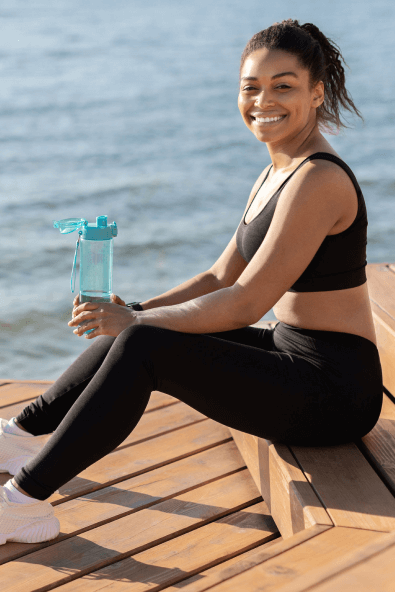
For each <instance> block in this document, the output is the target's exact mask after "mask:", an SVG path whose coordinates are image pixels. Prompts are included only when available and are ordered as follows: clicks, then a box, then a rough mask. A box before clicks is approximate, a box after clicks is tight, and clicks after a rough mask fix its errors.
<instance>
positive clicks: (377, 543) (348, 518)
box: [183, 264, 395, 592]
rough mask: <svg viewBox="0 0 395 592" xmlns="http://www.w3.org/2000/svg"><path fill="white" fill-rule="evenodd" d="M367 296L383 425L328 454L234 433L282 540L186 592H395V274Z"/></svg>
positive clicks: (387, 270) (372, 284) (391, 269)
mask: <svg viewBox="0 0 395 592" xmlns="http://www.w3.org/2000/svg"><path fill="white" fill-rule="evenodd" d="M368 287H369V295H370V298H371V303H372V310H373V316H374V322H375V328H376V333H377V340H378V348H379V353H380V359H381V363H382V367H383V375H384V378H383V381H384V395H383V396H384V401H383V409H382V413H381V417H380V419H379V421H378V423H377V425H376V426H375V428H374V429H373V430H372V431H371V432H370V433H369V434H368V435H367V436H365V437H364V438H363V439H362V440H360V441H357V442H354V443H350V444H347V445H342V446H334V447H321V448H308V447H299V446H285V445H280V444H273V443H272V442H270V441H269V440H264V439H261V438H257V437H255V436H251V435H249V434H245V433H243V432H239V431H237V430H231V433H232V435H233V438H234V440H235V442H236V443H237V446H238V448H239V450H240V452H241V454H242V456H243V458H244V460H245V463H246V465H247V467H248V468H249V470H250V473H251V475H252V477H253V478H254V481H255V483H256V485H257V487H258V489H259V490H260V492H261V493H262V497H263V499H264V500H265V501H266V503H267V505H268V508H269V510H270V513H271V515H272V516H273V518H274V521H275V523H276V525H277V527H278V528H279V530H280V532H281V535H282V537H283V541H282V542H281V543H278V544H276V545H274V546H273V547H272V548H271V549H269V550H267V551H265V550H259V551H256V552H255V554H254V555H253V556H250V558H249V560H248V561H246V562H244V563H243V562H242V561H240V562H238V563H237V564H235V565H233V566H232V568H230V569H227V570H224V571H223V572H222V573H217V574H216V575H215V576H214V577H212V578H211V581H210V580H209V579H207V580H206V581H201V582H199V583H196V584H194V585H191V586H188V587H186V588H185V589H184V591H183V592H203V591H204V590H208V589H210V591H211V590H212V591H213V592H225V591H226V592H231V591H236V590H237V591H238V592H239V591H248V592H250V591H251V592H253V591H255V590H257V591H258V590H265V591H266V590H270V591H271V590H281V591H282V592H291V591H292V592H297V591H302V590H307V589H308V590H314V591H316V592H324V591H325V592H329V591H331V592H333V591H334V590H336V591H340V590H344V591H345V590H347V591H357V592H363V591H366V592H367V591H369V592H372V591H374V592H377V591H384V590H385V591H387V590H388V591H390V590H391V591H394V590H395V562H394V561H393V557H394V553H395V497H394V495H395V398H394V396H395V265H388V264H371V265H369V266H368Z"/></svg>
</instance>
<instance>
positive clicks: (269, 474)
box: [0, 264, 395, 592]
mask: <svg viewBox="0 0 395 592" xmlns="http://www.w3.org/2000/svg"><path fill="white" fill-rule="evenodd" d="M368 278H369V280H368V281H369V293H370V297H371V301H372V309H373V314H374V321H375V326H376V333H377V338H378V345H379V352H380V359H381V362H382V366H383V374H384V386H385V389H384V391H385V392H384V405H383V410H382V414H381V417H380V420H379V422H378V424H377V425H376V427H375V428H374V429H373V430H372V431H371V432H370V434H368V435H367V436H366V437H365V438H363V439H362V440H361V441H358V442H355V443H351V444H349V445H345V446H336V447H325V448H307V447H288V446H284V445H274V444H273V443H271V442H270V441H267V440H263V439H260V438H256V437H253V436H250V435H247V434H243V433H241V432H237V431H235V430H232V431H229V430H228V428H226V427H224V426H222V425H220V424H218V423H216V422H213V421H212V420H210V419H207V418H206V417H204V416H203V415H201V414H200V413H197V412H196V411H194V410H193V409H191V408H190V407H188V406H187V405H184V404H183V403H180V402H179V401H177V400H175V399H173V398H172V397H169V396H168V395H164V394H163V393H159V392H155V393H153V395H152V397H151V401H150V404H149V407H148V408H147V410H146V413H145V414H144V416H143V418H142V420H141V421H140V423H139V425H138V426H137V428H136V429H135V430H134V431H133V433H132V434H131V435H130V436H129V438H128V439H127V440H126V441H125V442H123V443H122V445H121V446H120V447H119V448H118V449H116V450H115V451H114V452H113V453H111V454H110V455H108V456H107V457H105V458H104V459H102V460H101V461H99V462H98V463H96V464H94V465H92V466H91V467H89V468H88V469H87V470H86V471H84V472H83V473H81V474H80V475H79V476H78V477H76V478H75V479H73V480H72V481H70V482H69V483H67V484H66V485H65V486H64V487H62V488H61V489H60V491H59V493H57V494H55V495H54V496H52V498H51V499H50V501H51V502H52V503H53V505H54V506H55V512H56V514H57V516H58V518H59V520H60V524H61V534H60V536H59V537H58V538H57V539H56V540H55V541H50V542H48V543H45V544H39V545H34V544H32V545H26V544H18V543H7V544H6V545H4V546H2V547H0V564H1V565H0V590H1V592H6V591H13V592H16V591H18V592H30V591H31V592H32V591H45V590H52V589H59V590H60V592H72V591H73V592H76V591H79V592H91V591H92V592H93V591H97V590H105V591H106V592H118V591H121V590H122V591H124V590H125V591H129V590H131V591H133V592H134V591H136V592H138V591H150V592H151V591H157V590H163V589H166V590H174V591H176V590H177V591H179V590H181V589H182V590H183V592H204V591H206V590H210V592H236V591H237V592H258V591H260V592H263V591H265V592H269V591H278V590H281V592H302V591H306V592H307V591H309V592H310V591H312V592H334V591H336V592H345V591H347V592H350V591H352V592H354V591H355V592H395V563H394V561H393V557H394V553H395V265H389V264H380V265H378V264H374V265H369V266H368ZM48 384H50V383H44V382H37V381H35V382H15V381H10V380H3V381H1V380H0V407H1V408H0V411H1V413H0V416H1V417H5V418H9V417H12V416H14V415H16V413H18V412H19V410H20V409H22V408H23V407H24V406H25V405H26V404H27V402H29V401H30V400H32V399H33V398H35V397H36V396H37V395H38V394H40V393H41V392H43V391H44V390H45V389H46V388H47V385H48ZM232 435H233V437H234V439H232ZM236 444H237V445H236ZM246 467H248V468H246ZM8 477H9V476H8V475H4V474H3V475H2V474H0V483H4V482H5V481H6V480H7V479H8ZM262 495H263V498H264V500H265V501H263V499H262Z"/></svg>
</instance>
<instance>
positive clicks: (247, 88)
mask: <svg viewBox="0 0 395 592" xmlns="http://www.w3.org/2000/svg"><path fill="white" fill-rule="evenodd" d="M242 90H245V91H249V90H256V89H255V87H254V86H244V87H243V88H242Z"/></svg>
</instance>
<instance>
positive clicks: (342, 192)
mask: <svg viewBox="0 0 395 592" xmlns="http://www.w3.org/2000/svg"><path fill="white" fill-rule="evenodd" d="M292 181H293V182H292V184H289V188H288V191H287V194H288V196H289V198H290V199H291V200H292V197H294V198H297V199H298V201H299V200H303V199H312V200H314V199H316V200H319V201H324V202H325V204H326V206H327V207H330V208H335V209H336V212H337V214H338V223H339V224H340V223H341V221H343V222H346V223H347V222H348V221H350V222H351V221H352V220H353V219H354V218H355V216H356V213H357V209H358V198H357V194H356V190H355V187H354V184H353V182H352V180H351V179H350V177H349V175H348V174H347V173H346V171H345V170H344V169H343V168H342V167H340V166H339V165H338V164H336V163H335V162H332V161H330V160H324V159H314V160H311V161H309V162H306V163H305V164H304V165H303V166H302V167H301V168H300V169H299V171H298V174H296V175H294V177H293V179H292Z"/></svg>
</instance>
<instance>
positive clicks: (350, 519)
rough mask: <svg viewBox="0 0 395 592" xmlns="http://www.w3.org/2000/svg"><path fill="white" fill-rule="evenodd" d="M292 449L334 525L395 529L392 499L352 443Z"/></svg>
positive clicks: (293, 447) (394, 509)
mask: <svg viewBox="0 0 395 592" xmlns="http://www.w3.org/2000/svg"><path fill="white" fill-rule="evenodd" d="M291 450H292V452H293V453H294V455H295V457H296V459H297V461H298V463H299V464H300V466H301V468H302V470H303V472H304V473H305V475H306V477H307V479H308V480H309V482H310V483H311V484H312V486H313V488H314V490H315V492H316V493H317V495H318V497H319V498H320V500H321V501H322V503H323V505H324V506H325V508H326V509H327V511H328V514H329V516H330V517H331V519H332V520H333V522H334V524H335V525H336V526H346V527H349V528H361V529H366V530H375V531H382V532H390V531H391V530H395V498H394V497H393V496H392V495H391V493H390V492H389V491H388V489H387V488H386V486H385V485H384V483H383V482H382V481H381V479H380V478H379V476H378V475H377V474H376V473H375V471H374V470H373V469H372V467H371V466H370V464H369V463H368V461H367V460H366V459H365V457H364V456H363V454H362V453H361V452H360V451H359V450H358V448H357V446H356V445H355V444H344V445H341V446H328V447H317V448H315V447H303V446H292V447H291Z"/></svg>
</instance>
